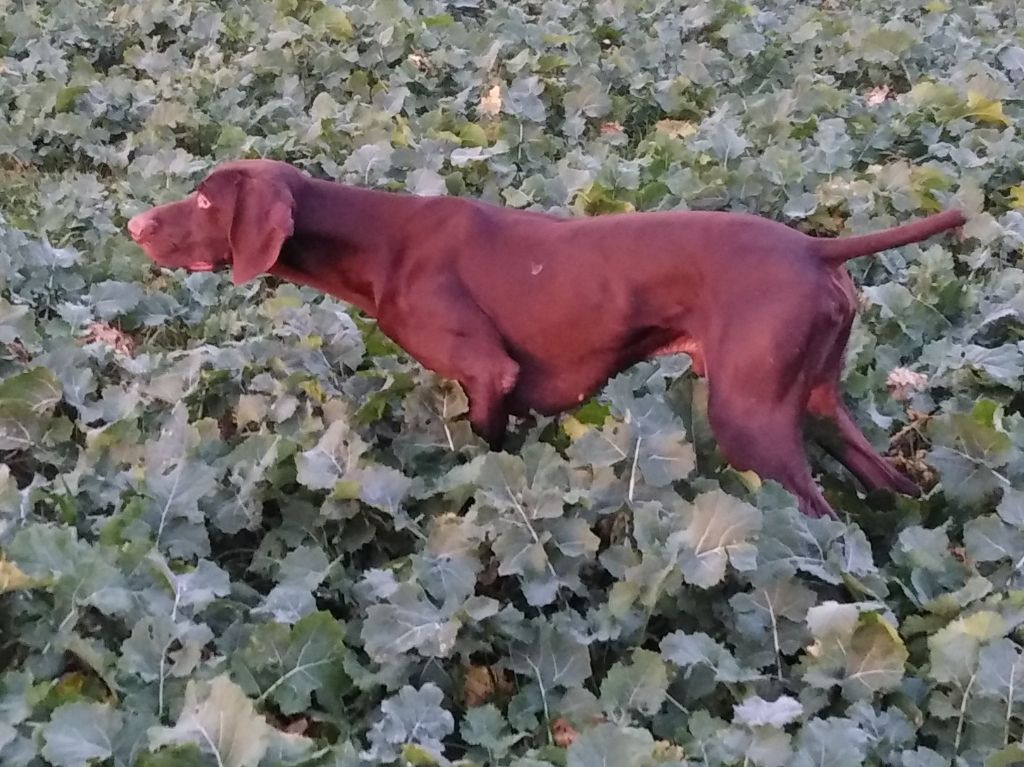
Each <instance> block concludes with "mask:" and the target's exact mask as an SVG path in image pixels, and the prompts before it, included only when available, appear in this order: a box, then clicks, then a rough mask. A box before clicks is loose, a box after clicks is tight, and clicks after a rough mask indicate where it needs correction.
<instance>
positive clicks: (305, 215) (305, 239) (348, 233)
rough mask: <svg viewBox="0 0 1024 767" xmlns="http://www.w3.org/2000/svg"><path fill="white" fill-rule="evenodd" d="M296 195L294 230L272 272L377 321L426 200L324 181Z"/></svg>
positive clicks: (306, 183) (311, 183)
mask: <svg viewBox="0 0 1024 767" xmlns="http://www.w3.org/2000/svg"><path fill="white" fill-rule="evenodd" d="M292 193H293V195H294V197H295V206H294V215H295V222H294V224H295V230H294V233H293V235H292V237H291V238H290V239H289V240H287V241H286V242H285V244H284V247H282V249H281V256H280V258H279V259H278V261H277V263H276V264H275V265H274V266H273V267H272V268H271V269H270V273H271V274H273V275H275V276H278V277H281V278H283V279H286V280H289V281H291V282H297V283H300V284H303V285H309V286H310V287H313V288H316V289H317V290H320V291H323V292H325V293H330V294H331V295H333V296H336V297H338V298H340V299H342V300H343V301H347V302H349V303H351V304H354V305H355V306H358V307H359V308H360V309H362V310H363V311H364V312H366V313H367V314H369V315H371V316H377V307H378V304H379V299H380V297H381V293H382V292H383V289H384V283H385V281H386V279H387V277H388V275H389V273H391V270H392V268H393V265H394V261H395V259H396V257H397V256H398V254H400V253H401V251H403V250H404V249H406V247H407V243H406V242H405V241H404V237H403V234H402V233H403V232H406V231H408V230H409V228H408V227H407V226H406V222H407V220H408V218H409V217H410V216H412V215H413V214H414V213H415V212H416V211H417V210H420V209H422V207H423V205H424V204H426V203H427V200H425V199H424V198H420V197H415V196H412V195H403V194H390V193H387V192H379V191H375V190H371V189H360V188H358V187H352V186H346V185H344V184H339V183H335V182H332V181H321V180H319V179H306V180H304V182H303V184H302V185H301V186H300V187H298V188H293V189H292ZM325 262H328V263H330V265H331V266H330V268H329V269H325V268H324V263H325Z"/></svg>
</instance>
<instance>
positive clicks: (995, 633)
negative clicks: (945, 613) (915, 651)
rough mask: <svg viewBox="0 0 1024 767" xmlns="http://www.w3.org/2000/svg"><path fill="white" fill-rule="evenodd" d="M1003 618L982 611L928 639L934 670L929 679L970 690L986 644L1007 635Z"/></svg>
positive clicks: (957, 621)
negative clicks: (982, 648) (980, 654)
mask: <svg viewBox="0 0 1024 767" xmlns="http://www.w3.org/2000/svg"><path fill="white" fill-rule="evenodd" d="M1006 628H1007V627H1006V622H1005V620H1004V619H1003V617H1002V616H1001V615H999V614H998V613H995V612H991V611H989V610H982V611H979V612H976V613H973V614H971V615H968V616H966V617H963V618H957V619H956V620H955V621H952V622H951V623H950V624H949V625H947V626H944V627H942V628H941V629H939V630H938V631H936V632H935V633H934V634H932V635H931V636H930V637H928V650H929V654H930V660H931V667H930V671H929V676H931V678H932V679H934V680H935V681H937V682H947V683H948V682H952V683H956V684H958V685H960V686H961V687H962V688H963V687H966V686H967V684H968V683H969V681H970V679H971V677H973V676H974V674H975V673H976V671H977V664H978V654H979V651H980V649H981V647H982V644H983V643H985V642H988V641H990V640H993V639H996V638H998V637H1001V636H1002V635H1003V634H1004V633H1005V632H1006Z"/></svg>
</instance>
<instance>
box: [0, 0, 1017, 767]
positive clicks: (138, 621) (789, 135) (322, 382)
mask: <svg viewBox="0 0 1024 767" xmlns="http://www.w3.org/2000/svg"><path fill="white" fill-rule="evenodd" d="M1022 130H1024V5H1022V4H1020V3H1019V1H1018V0H976V1H974V2H968V0H927V1H925V0H814V1H813V2H807V3H797V2H792V0H758V1H756V2H751V3H749V4H748V3H744V2H742V1H739V0H532V1H528V0H274V1H273V2H268V1H267V0H145V1H144V2H124V3H122V2H112V1H111V0H0V458H2V465H0V764H2V765H3V767H37V766H44V765H55V766H56V767H85V766H86V765H94V766H95V765H140V767H163V766H172V765H173V766H182V767H194V766H196V765H216V767H257V766H259V767H273V766H276V765H309V766H310V767H313V766H314V765H315V766H318V767H329V766H330V767H377V766H380V767H384V766H392V765H401V766H402V767H405V766H406V765H459V766H461V767H470V766H476V767H484V766H485V765H486V766H488V767H499V766H500V767H654V766H655V765H663V766H665V767H683V766H687V767H690V766H693V767H697V766H698V765H700V766H707V767H719V766H720V765H736V766H737V767H739V766H741V765H742V766H744V767H746V766H748V765H749V766H752V767H816V766H820V767H826V765H827V766H828V767H856V766H857V765H896V766H898V767H944V766H949V765H956V766H966V765H985V766H987V767H1001V766H1005V765H1011V764H1020V763H1022V762H1024V745H1022V743H1021V739H1022V736H1024V656H1022V652H1024V646H1022V641H1024V633H1022V624H1024V572H1022V568H1024V391H1022V383H1024V269H1022V266H1024V261H1022V252H1024V136H1022V133H1021V131H1022ZM260 156H265V157H273V158H277V159H284V160H288V161H291V162H294V163H296V164H298V165H301V166H303V167H304V168H306V169H308V170H309V171H310V172H311V173H314V174H316V175H321V176H328V177H332V178H336V179H339V180H344V181H346V182H348V183H352V184H357V185H363V186H372V187H376V188H382V189H394V190H409V191H412V192H415V193H418V194H430V195H436V194H450V195H472V196H478V197H483V198H485V199H488V200H491V201H494V202H497V203H500V204H503V205H507V206H511V207H516V208H536V209H542V210H551V211H556V212H560V213H562V214H565V215H580V216H582V215H601V214H603V213H607V212H611V211H622V210H633V209H636V210H670V209H686V208H690V209H728V210H741V211H750V212H756V213H760V214H762V215H765V216H769V217H771V218H774V219H777V220H780V221H784V222H786V223H788V224H790V225H793V226H797V227H799V228H801V229H803V230H805V231H809V232H815V233H818V234H823V235H835V234H838V233H840V232H842V233H843V234H849V233H857V232H865V231H870V230H875V229H879V228H882V227H885V226H889V225H893V224H895V223H899V222H903V221H906V220H909V219H911V218H913V217H916V216H920V215H924V214H926V213H930V212H934V211H937V210H939V209H941V208H943V207H945V206H947V205H953V204H956V205H959V206H961V207H962V208H963V209H965V210H966V211H967V212H968V214H969V216H970V222H969V224H968V225H967V226H966V227H965V228H964V229H963V230H962V232H960V234H959V235H953V236H945V237H942V238H936V239H935V240H933V241H931V242H929V243H928V244H926V245H925V246H923V247H917V246H911V247H906V248H902V249H899V250H895V251H889V252H886V253H884V254H882V255H880V256H878V257H875V258H866V259H861V260H859V261H857V262H854V263H853V264H851V271H852V273H853V275H854V278H855V280H856V282H857V284H858V286H859V287H860V296H861V308H862V311H861V314H860V317H859V319H858V321H857V324H856V326H855V328H854V332H853V335H852V337H851V341H850V346H849V349H848V355H847V361H846V366H845V375H844V378H845V381H844V391H845V392H846V394H847V397H848V399H849V402H850V404H851V406H852V409H853V412H854V413H855V414H856V415H857V418H858V420H859V421H860V423H861V425H862V426H863V427H864V428H865V430H866V431H867V433H868V435H869V437H870V438H871V439H872V441H873V442H874V443H875V445H876V446H878V447H879V449H880V450H882V451H883V452H887V453H888V454H889V455H891V456H892V459H893V460H894V461H896V462H898V463H899V464H900V465H901V466H902V468H903V469H904V470H905V471H906V472H907V473H908V474H910V475H911V476H913V477H914V478H915V479H916V480H917V481H919V482H920V483H921V484H922V486H923V487H925V488H926V493H925V495H924V497H923V498H922V499H920V500H911V499H907V498H903V497H896V496H892V495H888V494H877V495H871V496H868V497H865V496H864V494H863V493H862V492H861V491H860V490H859V488H858V486H857V485H856V484H855V483H854V482H853V480H852V479H850V477H849V476H848V475H846V474H845V473H843V472H842V471H840V470H839V469H838V467H837V465H835V464H834V463H832V462H831V461H830V460H828V459H827V458H826V457H825V456H824V455H823V454H819V453H815V454H814V455H813V461H814V464H815V467H816V470H818V477H819V479H820V481H821V483H822V485H823V487H824V488H825V491H826V493H827V495H828V497H829V499H830V501H831V502H832V504H833V505H834V506H835V507H836V508H837V509H838V510H840V516H841V519H840V520H810V519H807V518H804V517H802V516H801V515H800V514H799V513H798V512H797V511H796V509H795V503H794V501H793V499H792V498H791V497H790V496H789V495H787V494H786V493H785V492H784V491H782V490H781V489H780V488H779V487H778V486H776V485H774V484H772V483H764V484H762V483H760V482H759V481H758V479H757V478H756V477H754V476H750V475H740V474H738V473H736V472H735V471H733V470H731V469H729V467H728V466H727V465H725V464H724V463H723V461H722V459H721V457H720V455H719V454H718V452H717V449H716V446H715V442H714V439H713V438H712V436H711V435H710V432H709V429H708V425H707V419H706V415H705V407H704V403H705V396H706V389H705V387H704V384H703V383H702V382H701V381H700V380H698V379H696V378H695V377H694V376H693V375H692V373H691V372H690V370H689V360H688V358H687V357H685V356H683V355H678V356H675V357H670V358H665V359H662V360H660V361H658V362H651V363H646V364H642V365H639V366H637V367H635V368H633V369H631V370H629V371H627V372H626V373H625V374H623V375H621V376H619V377H618V378H616V379H614V380H613V381H611V382H610V383H609V384H608V386H607V387H606V388H605V390H604V391H603V392H602V393H601V394H600V396H598V397H596V398H595V399H594V400H593V401H590V402H587V403H585V404H584V405H582V406H581V408H580V409H579V410H578V411H576V412H574V413H571V414H566V415H565V416H563V417H561V418H555V419H544V418H540V419H537V420H536V421H534V422H519V423H517V424H516V426H515V428H514V430H513V433H512V438H511V440H510V445H509V448H508V452H506V453H490V452H488V451H487V450H486V449H485V447H484V446H483V444H482V443H481V442H480V441H479V440H478V439H477V438H476V437H474V436H473V435H472V433H471V432H470V430H469V427H468V424H467V422H466V420H465V411H466V401H465V397H464V396H463V394H462V392H461V390H460V389H459V387H458V386H457V385H454V384H452V383H450V382H446V381H444V380H442V379H439V378H438V377H436V376H434V375H432V374H430V373H428V372H426V371H424V370H423V369H422V368H420V367H419V366H418V365H416V364H415V363H413V362H412V361H411V360H410V359H409V358H408V357H407V356H406V355H404V354H403V353H402V351H401V350H400V349H398V348H397V347H396V346H394V345H393V344H392V343H391V342H390V341H389V340H388V339H387V338H386V337H384V336H383V335H382V334H381V333H380V332H379V331H378V330H377V329H376V328H375V325H374V324H373V322H372V321H371V320H369V319H367V318H365V317H363V316H361V315H360V314H359V313H358V312H357V311H356V310H354V309H353V308H351V307H349V306H347V305H345V304H343V303H341V302H339V301H337V300H335V299H332V298H329V297H325V296H322V295H319V294H317V293H315V292H314V291H311V290H308V289H300V288H298V287H296V286H293V285H289V284H283V283H277V282H275V281H274V280H272V279H269V278H268V279H263V280H257V281H256V282H254V283H251V284H249V285H246V286H244V287H240V288H236V287H233V286H232V285H231V283H230V279H229V278H228V276H226V275H219V274H192V275H187V274H185V273H183V272H167V271H160V270H157V269H155V268H154V267H152V266H151V265H150V263H149V262H148V261H147V260H146V259H145V257H144V256H143V255H142V253H141V251H140V250H138V248H137V247H136V246H135V245H134V244H133V243H132V242H131V241H130V240H129V239H128V237H127V236H126V235H125V233H124V231H123V227H124V224H125V222H126V220H127V219H128V218H129V217H130V216H131V215H133V214H135V213H137V212H140V211H141V210H144V209H145V208H147V207H149V206H150V205H152V204H154V203H159V202H166V201H169V200H173V199H177V198H179V197H180V196H182V195H183V194H185V193H187V192H189V191H190V190H191V189H192V188H193V186H194V184H195V183H196V182H197V181H198V180H199V179H201V178H202V177H203V175H204V174H205V173H207V172H208V171H209V170H210V169H211V168H212V167H213V166H214V165H215V164H216V163H218V162H220V161H222V160H227V159H234V158H239V157H260ZM638 257H642V254H641V256H638ZM564 300H565V301H572V300H573V297H572V296H571V295H567V296H565V298H564Z"/></svg>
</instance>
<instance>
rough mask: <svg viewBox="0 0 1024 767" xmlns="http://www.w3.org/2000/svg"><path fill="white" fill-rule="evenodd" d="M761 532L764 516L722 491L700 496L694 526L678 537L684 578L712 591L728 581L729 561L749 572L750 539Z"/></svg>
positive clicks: (695, 504) (695, 505) (692, 516)
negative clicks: (724, 581) (716, 585)
mask: <svg viewBox="0 0 1024 767" xmlns="http://www.w3.org/2000/svg"><path fill="white" fill-rule="evenodd" d="M760 529H761V512H760V511H758V510H757V509H756V508H754V507H753V506H751V505H749V504H747V503H744V502H743V501H741V500H739V499H738V498H734V497H732V496H730V495H726V494H725V493H723V492H722V491H720V490H715V491H712V492H709V493H703V494H701V495H699V496H697V498H696V499H695V500H694V502H693V506H692V507H691V514H690V523H689V525H688V526H687V527H686V529H685V530H683V531H681V532H680V533H679V534H678V536H679V540H680V543H681V544H682V550H681V552H680V554H679V566H680V568H682V571H683V578H685V579H686V581H687V582H688V583H691V584H693V585H695V586H700V587H703V588H709V587H711V586H714V585H715V584H716V583H718V582H719V581H721V580H722V578H723V577H725V568H726V562H727V561H730V560H731V561H732V563H733V566H734V567H736V566H740V567H742V568H743V569H747V567H748V561H749V557H750V554H751V549H752V548H753V544H752V543H751V542H750V539H751V538H752V537H753V536H754V535H755V534H756V533H757V532H758V531H759V530H760ZM738 563H739V564H738Z"/></svg>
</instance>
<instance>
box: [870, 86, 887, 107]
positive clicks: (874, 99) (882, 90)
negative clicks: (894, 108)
mask: <svg viewBox="0 0 1024 767" xmlns="http://www.w3.org/2000/svg"><path fill="white" fill-rule="evenodd" d="M891 94H892V89H891V88H889V86H888V85H878V86H876V87H874V88H872V89H871V90H869V91H868V95H867V102H868V106H872V107H877V106H878V105H879V104H881V103H883V102H884V101H885V100H886V99H887V98H889V96H890V95H891Z"/></svg>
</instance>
